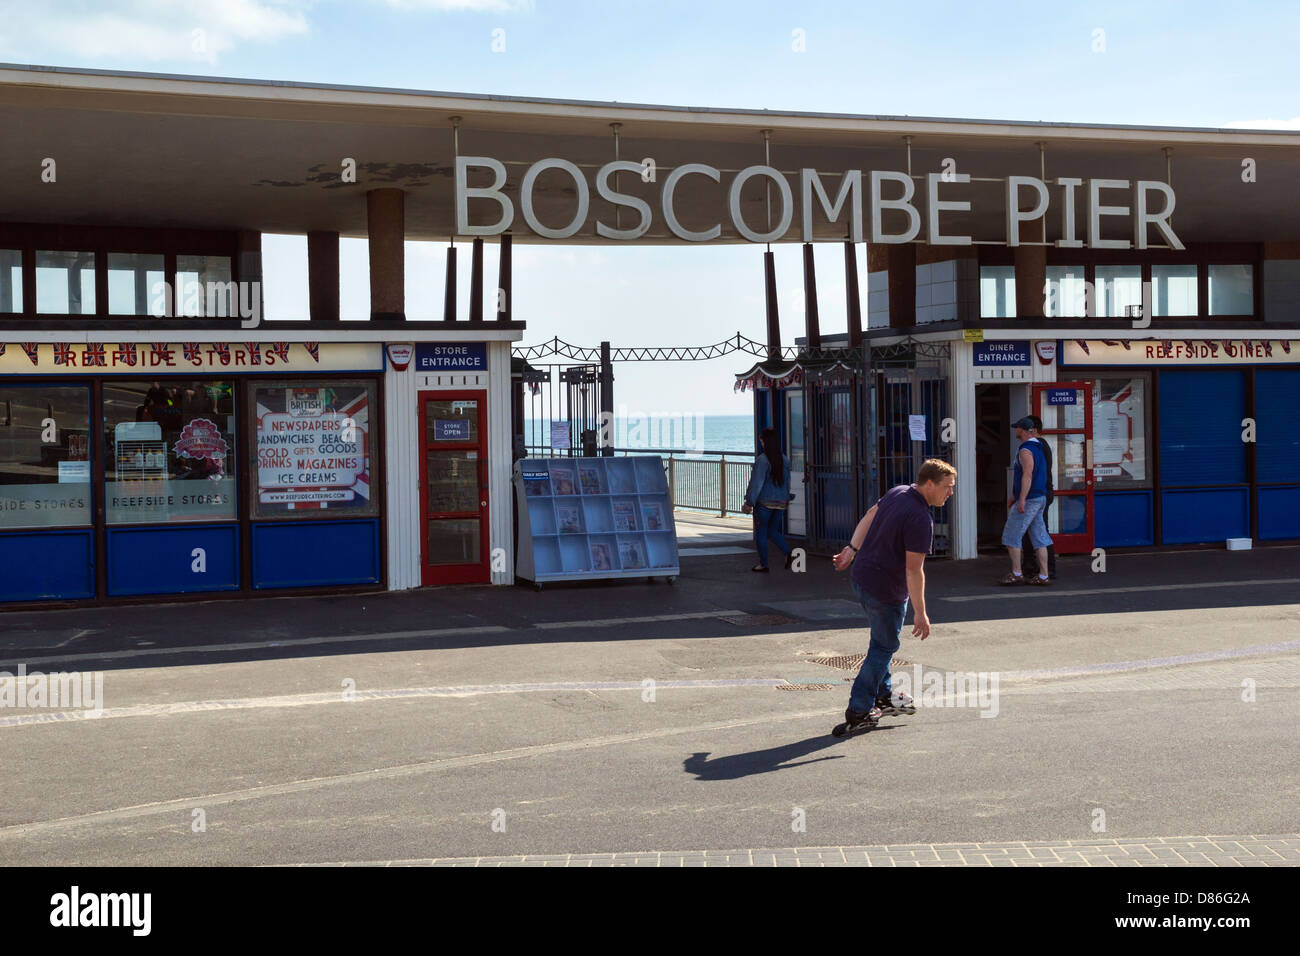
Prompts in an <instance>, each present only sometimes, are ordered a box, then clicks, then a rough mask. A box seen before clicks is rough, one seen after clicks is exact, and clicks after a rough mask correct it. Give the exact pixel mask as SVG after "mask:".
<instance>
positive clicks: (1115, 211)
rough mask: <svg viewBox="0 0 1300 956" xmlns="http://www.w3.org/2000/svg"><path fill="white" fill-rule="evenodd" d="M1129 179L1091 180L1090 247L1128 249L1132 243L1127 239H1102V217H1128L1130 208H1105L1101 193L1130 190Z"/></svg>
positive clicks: (1089, 190)
mask: <svg viewBox="0 0 1300 956" xmlns="http://www.w3.org/2000/svg"><path fill="white" fill-rule="evenodd" d="M1128 188H1129V181H1128V180H1127V179H1090V180H1088V245H1089V246H1091V247H1092V248H1093V249H1127V248H1128V247H1129V246H1130V245H1131V243H1130V242H1129V241H1128V240H1127V239H1103V238H1102V237H1101V217H1102V216H1127V215H1128V206H1103V205H1102V204H1101V191H1102V190H1103V189H1128Z"/></svg>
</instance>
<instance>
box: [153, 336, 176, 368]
mask: <svg viewBox="0 0 1300 956" xmlns="http://www.w3.org/2000/svg"><path fill="white" fill-rule="evenodd" d="M174 351H175V349H173V348H172V347H171V343H170V342H154V343H153V344H152V345H150V346H149V357H150V358H151V359H153V360H154V362H155V363H162V364H164V365H171V364H172V352H174Z"/></svg>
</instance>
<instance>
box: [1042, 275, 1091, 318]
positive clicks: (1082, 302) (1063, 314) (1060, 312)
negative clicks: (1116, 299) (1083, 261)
mask: <svg viewBox="0 0 1300 956" xmlns="http://www.w3.org/2000/svg"><path fill="white" fill-rule="evenodd" d="M1087 314H1088V276H1087V273H1086V270H1085V269H1084V267H1083V266H1048V267H1047V289H1046V290H1045V294H1044V301H1043V315H1045V316H1046V317H1047V318H1049V319H1067V318H1070V319H1072V318H1082V317H1084V316H1086V315H1087Z"/></svg>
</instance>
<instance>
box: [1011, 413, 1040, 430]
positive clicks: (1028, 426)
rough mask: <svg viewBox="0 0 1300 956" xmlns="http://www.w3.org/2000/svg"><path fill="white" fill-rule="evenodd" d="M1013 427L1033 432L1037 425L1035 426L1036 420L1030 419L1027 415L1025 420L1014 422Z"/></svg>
mask: <svg viewBox="0 0 1300 956" xmlns="http://www.w3.org/2000/svg"><path fill="white" fill-rule="evenodd" d="M1011 427H1012V428H1023V429H1024V430H1025V431H1031V430H1033V428H1034V427H1035V425H1034V420H1033V419H1032V418H1030V417H1029V416H1028V415H1026V416H1025V417H1024V418H1022V419H1020V420H1019V421H1015V422H1012V423H1011Z"/></svg>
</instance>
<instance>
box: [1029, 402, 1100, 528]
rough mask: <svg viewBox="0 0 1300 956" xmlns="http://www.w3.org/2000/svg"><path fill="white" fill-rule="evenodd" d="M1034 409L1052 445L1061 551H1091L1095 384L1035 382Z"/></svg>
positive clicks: (1054, 516) (1052, 523) (1054, 524)
mask: <svg viewBox="0 0 1300 956" xmlns="http://www.w3.org/2000/svg"><path fill="white" fill-rule="evenodd" d="M1033 408H1034V414H1035V415H1037V416H1038V417H1039V418H1041V419H1042V420H1043V431H1042V436H1043V437H1044V438H1045V439H1047V442H1048V444H1050V445H1051V446H1052V472H1053V473H1052V481H1053V484H1054V485H1055V488H1056V498H1055V501H1054V502H1053V506H1052V509H1051V510H1052V513H1051V515H1049V520H1048V525H1047V530H1048V531H1050V532H1051V534H1052V540H1053V542H1054V543H1055V545H1056V551H1057V553H1058V554H1090V553H1091V552H1092V549H1093V523H1092V485H1093V471H1092V469H1093V463H1092V383H1091V382H1048V383H1044V384H1040V385H1035V386H1034V400H1033Z"/></svg>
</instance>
